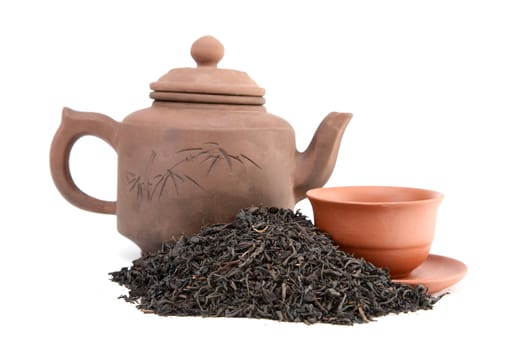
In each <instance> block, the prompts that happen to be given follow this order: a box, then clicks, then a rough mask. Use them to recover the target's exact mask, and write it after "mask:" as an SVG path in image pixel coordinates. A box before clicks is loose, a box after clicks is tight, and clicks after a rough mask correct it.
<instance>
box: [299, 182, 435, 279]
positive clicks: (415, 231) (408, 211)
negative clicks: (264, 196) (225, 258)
mask: <svg viewBox="0 0 525 350" xmlns="http://www.w3.org/2000/svg"><path fill="white" fill-rule="evenodd" d="M306 195H307V197H308V199H309V200H310V203H311V204H312V209H313V214H314V220H315V225H316V226H317V227H319V229H321V230H322V231H324V232H326V233H327V234H329V235H330V236H331V237H332V239H333V240H334V242H335V243H336V244H338V245H339V246H340V248H341V249H343V250H345V251H347V252H349V253H352V254H354V256H356V257H362V258H364V259H366V260H368V261H370V262H371V263H373V264H374V265H376V266H378V267H383V268H388V269H389V271H390V274H391V276H392V277H393V278H399V277H403V276H406V275H408V274H409V273H410V271H412V270H413V269H415V268H416V267H418V266H419V265H421V264H422V263H423V262H424V261H425V259H426V258H427V257H428V254H429V251H430V246H431V244H432V241H433V239H434V232H435V226H436V216H437V209H438V207H439V204H440V203H441V200H442V199H443V195H442V194H441V193H439V192H434V191H430V190H424V189H417V188H407V187H386V186H351V187H331V188H328V187H327V188H316V189H312V190H309V191H308V192H307V193H306Z"/></svg>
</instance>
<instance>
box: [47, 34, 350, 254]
mask: <svg viewBox="0 0 525 350" xmlns="http://www.w3.org/2000/svg"><path fill="white" fill-rule="evenodd" d="M191 54H192V56H193V58H194V59H195V61H196V62H197V67H196V68H177V69H173V70H171V71H170V72H168V73H167V74H166V75H164V76H163V77H161V78H160V79H159V80H158V81H157V82H154V83H152V84H151V85H150V86H151V88H152V90H153V91H152V92H151V94H150V96H151V97H152V98H153V99H154V101H153V104H152V105H151V107H149V108H145V109H142V110H139V111H136V112H133V113H131V114H130V115H129V116H127V117H126V118H125V119H124V120H123V121H122V122H117V121H115V120H113V119H111V118H109V117H107V116H105V115H103V114H99V113H91V112H77V111H74V110H72V109H69V108H64V111H63V114H62V122H61V125H60V127H59V129H58V130H57V132H56V135H55V137H54V139H53V143H52V145H51V155H50V163H51V173H52V176H53V180H54V182H55V185H56V186H57V188H58V190H59V191H60V193H61V194H62V195H63V196H64V197H65V198H66V199H67V200H68V201H70V202H71V203H72V204H73V205H75V206H78V207H80V208H82V209H86V210H90V211H94V212H99V213H108V214H116V215H117V226H118V230H119V232H120V233H122V234H123V235H125V236H126V237H128V238H130V239H131V240H133V241H134V242H135V243H136V244H137V245H138V246H139V247H140V248H141V249H142V250H143V251H144V252H152V251H155V250H157V249H158V248H159V247H160V244H161V243H162V242H164V241H167V240H170V239H173V238H177V237H179V236H180V235H181V234H186V235H192V234H194V233H196V232H197V231H198V230H199V229H200V227H201V226H202V225H206V224H210V223H216V222H227V221H230V220H231V219H233V216H234V215H235V214H236V213H237V212H238V211H239V210H240V209H241V208H244V207H248V206H252V205H255V206H276V207H282V208H293V207H294V205H295V203H296V202H298V201H299V200H301V199H303V198H305V196H306V191H307V190H308V189H310V188H315V187H320V186H323V185H324V184H325V183H326V181H327V180H328V178H329V177H330V175H331V173H332V170H333V168H334V165H335V161H336V157H337V152H338V150H339V145H340V141H341V138H342V135H343V132H344V130H345V128H346V125H347V124H348V122H349V121H350V118H351V114H348V113H330V114H329V115H328V116H327V117H326V118H325V119H324V120H323V121H322V123H321V125H320V126H319V128H318V129H317V131H316V133H315V135H314V137H313V139H312V142H311V143H310V146H309V147H308V148H307V150H306V151H305V152H303V153H301V152H298V151H297V150H296V147H295V134H294V130H293V129H292V127H291V126H290V124H289V123H288V122H287V121H285V120H284V119H282V118H279V117H277V116H274V115H272V114H270V113H267V112H266V109H265V107H264V106H263V104H264V102H265V100H264V97H263V96H264V89H263V88H261V87H259V86H257V84H256V83H255V82H254V81H253V80H252V79H251V78H250V77H249V76H248V75H247V74H246V73H244V72H240V71H236V70H231V69H220V68H217V65H218V63H219V61H220V59H221V58H222V56H223V54H224V48H223V46H222V44H221V43H220V42H219V41H217V40H216V39H215V38H213V37H210V36H206V37H203V38H201V39H199V40H197V41H196V42H195V43H194V44H193V47H192V49H191ZM84 135H94V136H98V137H100V138H102V139H103V140H105V141H106V142H108V143H109V144H110V145H111V146H112V147H113V149H114V150H115V151H116V152H117V154H118V179H117V184H118V189H117V191H118V193H117V200H116V201H115V202H113V201H103V200H99V199H96V198H93V197H91V196H89V195H88V194H86V193H84V192H82V190H81V189H79V188H78V187H77V186H76V184H75V183H74V181H73V179H72V177H71V173H70V170H69V156H70V151H71V148H72V146H73V144H74V143H75V142H76V141H77V140H78V139H79V138H80V137H82V136H84ZM108 181H111V179H108Z"/></svg>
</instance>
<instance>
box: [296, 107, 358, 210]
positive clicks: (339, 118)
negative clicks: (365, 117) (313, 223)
mask: <svg viewBox="0 0 525 350" xmlns="http://www.w3.org/2000/svg"><path fill="white" fill-rule="evenodd" d="M350 119H352V114H350V113H336V112H332V113H330V114H328V115H327V116H326V117H325V119H324V120H323V121H322V122H321V124H320V125H319V127H318V128H317V131H316V132H315V135H314V137H313V139H312V141H311V142H310V145H309V146H308V148H307V149H306V151H304V152H302V153H301V152H297V153H296V157H295V164H296V167H295V178H294V195H295V202H296V203H297V202H298V201H300V200H301V199H304V198H306V191H308V190H310V189H312V188H317V187H322V186H323V185H324V184H325V183H326V182H327V181H328V179H329V178H330V175H332V171H333V170H334V166H335V161H336V159H337V153H338V152H339V146H340V144H341V139H342V137H343V133H344V131H345V129H346V126H347V125H348V123H349V122H350Z"/></svg>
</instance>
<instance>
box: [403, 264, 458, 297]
mask: <svg viewBox="0 0 525 350" xmlns="http://www.w3.org/2000/svg"><path fill="white" fill-rule="evenodd" d="M466 273H467V266H466V265H465V264H464V263H462V262H461V261H458V260H455V259H452V258H447V257H445V256H441V255H435V254H430V255H429V256H428V258H427V259H426V260H425V261H424V262H423V264H421V265H419V266H418V267H417V268H416V269H415V270H413V271H412V272H410V273H409V274H408V276H405V277H402V278H398V279H394V280H393V281H394V282H399V283H405V284H409V285H412V286H417V285H420V284H421V285H423V286H425V287H426V288H428V292H429V293H431V294H433V293H437V292H439V291H441V290H443V289H445V288H448V287H450V286H452V285H454V284H456V283H457V282H459V281H460V280H461V279H462V278H463V277H464V276H465V274H466Z"/></svg>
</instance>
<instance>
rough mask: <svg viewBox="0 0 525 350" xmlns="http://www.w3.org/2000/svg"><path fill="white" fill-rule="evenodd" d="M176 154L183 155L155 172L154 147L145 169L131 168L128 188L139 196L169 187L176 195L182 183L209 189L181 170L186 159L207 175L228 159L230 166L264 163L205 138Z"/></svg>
mask: <svg viewBox="0 0 525 350" xmlns="http://www.w3.org/2000/svg"><path fill="white" fill-rule="evenodd" d="M175 154H177V155H180V156H182V157H181V159H179V160H178V161H177V162H175V164H173V165H172V166H171V167H169V168H166V169H163V170H161V171H160V172H155V173H154V172H153V168H154V164H155V160H156V158H157V153H156V152H155V151H154V150H152V151H151V153H150V154H149V156H148V159H147V160H146V164H145V166H144V171H143V172H142V173H136V172H134V171H131V170H128V171H127V175H126V183H127V185H128V191H129V192H130V193H135V195H136V198H137V199H138V200H142V199H147V200H148V201H151V200H153V199H155V198H156V199H160V198H161V197H162V195H163V194H164V193H166V192H167V190H168V188H170V187H171V188H172V189H174V190H175V193H176V194H177V195H179V194H180V192H179V191H180V189H181V188H182V187H183V186H192V187H197V188H199V189H201V190H202V191H206V189H205V188H204V187H203V186H202V185H201V184H200V183H199V181H197V179H195V178H194V177H192V176H190V175H188V174H187V173H184V172H180V171H178V169H177V167H179V166H180V165H181V164H184V163H194V164H196V166H198V167H204V168H205V169H206V176H209V175H210V174H212V172H213V170H214V169H215V168H217V166H218V165H219V164H221V163H225V164H226V165H227V166H228V168H229V169H230V170H233V169H234V168H235V166H242V167H248V166H253V167H256V168H257V169H259V170H262V168H261V166H260V165H259V164H257V162H256V161H255V160H253V159H252V158H251V157H248V156H247V155H245V154H243V153H238V154H232V153H229V152H228V151H227V150H226V149H225V148H224V147H221V146H220V144H219V143H217V142H205V143H203V144H202V145H201V146H200V147H189V148H183V149H180V150H178V151H175Z"/></svg>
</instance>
